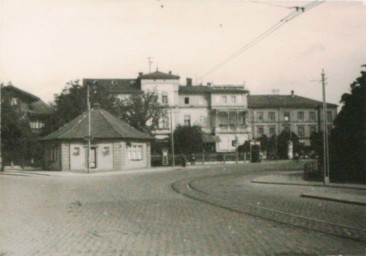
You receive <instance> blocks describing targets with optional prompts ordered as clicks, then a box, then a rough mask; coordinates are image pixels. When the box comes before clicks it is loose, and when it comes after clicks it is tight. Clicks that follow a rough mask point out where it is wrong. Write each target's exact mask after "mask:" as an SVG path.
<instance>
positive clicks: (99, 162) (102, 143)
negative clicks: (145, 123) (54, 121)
mask: <svg viewBox="0 0 366 256" xmlns="http://www.w3.org/2000/svg"><path fill="white" fill-rule="evenodd" d="M88 116H89V115H88V112H84V113H82V114H81V115H80V116H78V117H76V118H75V119H74V120H72V121H71V122H69V123H67V124H66V125H64V126H63V127H61V128H59V129H58V130H56V131H54V132H52V133H51V134H49V135H47V136H46V137H44V138H42V139H41V140H42V141H43V143H45V158H44V161H45V162H44V167H45V169H48V170H59V171H69V170H71V171H84V170H87V168H88V166H87V163H88V160H87V159H88V154H87V153H88V140H90V141H91V142H90V154H89V162H90V164H89V168H90V170H91V171H101V170H126V169H136V168H146V167H150V166H151V155H150V150H151V146H150V142H151V141H152V140H153V137H151V136H150V135H148V134H146V133H144V132H141V131H138V130H136V129H135V128H133V127H131V126H130V125H129V124H127V123H126V122H123V121H121V120H120V119H118V118H117V117H115V116H113V115H111V114H110V113H108V112H107V111H105V110H103V109H101V108H100V107H99V105H96V106H94V107H93V108H92V109H91V110H90V125H89V117H88ZM89 128H90V133H89ZM89 134H90V135H91V136H88V135H89Z"/></svg>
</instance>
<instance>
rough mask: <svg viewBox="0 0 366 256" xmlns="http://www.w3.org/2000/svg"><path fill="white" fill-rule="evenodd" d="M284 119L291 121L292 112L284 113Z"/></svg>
mask: <svg viewBox="0 0 366 256" xmlns="http://www.w3.org/2000/svg"><path fill="white" fill-rule="evenodd" d="M283 119H284V120H285V121H286V122H288V121H290V112H288V111H286V112H284V113H283Z"/></svg>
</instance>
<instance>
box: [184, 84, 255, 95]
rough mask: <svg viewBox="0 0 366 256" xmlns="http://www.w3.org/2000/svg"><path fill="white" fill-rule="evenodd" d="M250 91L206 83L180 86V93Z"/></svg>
mask: <svg viewBox="0 0 366 256" xmlns="http://www.w3.org/2000/svg"><path fill="white" fill-rule="evenodd" d="M247 92H248V91H247V90H245V89H241V88H235V87H232V88H230V86H228V87H226V88H220V87H212V86H205V85H196V86H179V93H180V94H206V93H247Z"/></svg>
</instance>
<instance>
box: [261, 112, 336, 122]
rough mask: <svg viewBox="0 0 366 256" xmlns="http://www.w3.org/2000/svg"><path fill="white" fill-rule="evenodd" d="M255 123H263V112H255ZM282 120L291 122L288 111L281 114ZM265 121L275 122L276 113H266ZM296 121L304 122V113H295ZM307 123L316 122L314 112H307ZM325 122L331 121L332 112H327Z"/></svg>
mask: <svg viewBox="0 0 366 256" xmlns="http://www.w3.org/2000/svg"><path fill="white" fill-rule="evenodd" d="M256 114H257V115H256V117H257V121H264V112H256ZM283 120H285V121H291V115H290V112H289V111H285V112H283ZM267 121H270V122H275V121H276V113H275V112H268V116H267ZM297 121H305V112H304V111H298V112H297ZM307 121H310V122H315V121H316V113H315V111H309V112H308V119H307ZM327 121H328V122H332V121H333V115H332V111H327Z"/></svg>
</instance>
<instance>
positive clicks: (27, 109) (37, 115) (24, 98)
mask: <svg viewBox="0 0 366 256" xmlns="http://www.w3.org/2000/svg"><path fill="white" fill-rule="evenodd" d="M2 92H3V93H4V94H5V93H6V94H8V96H9V97H10V101H11V104H12V105H17V106H18V107H19V109H20V110H21V112H22V113H23V114H24V115H26V116H27V118H28V119H29V125H30V128H31V129H32V131H33V132H34V133H37V134H38V133H39V132H40V131H41V129H42V128H43V127H44V125H45V121H46V119H47V118H48V117H49V116H50V115H51V112H52V110H51V107H50V106H48V105H47V104H46V103H44V102H43V101H42V100H41V99H40V98H39V97H37V96H35V95H33V94H31V93H29V92H26V91H23V90H21V89H19V88H17V87H15V86H13V85H6V86H4V87H3V88H2Z"/></svg>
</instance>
